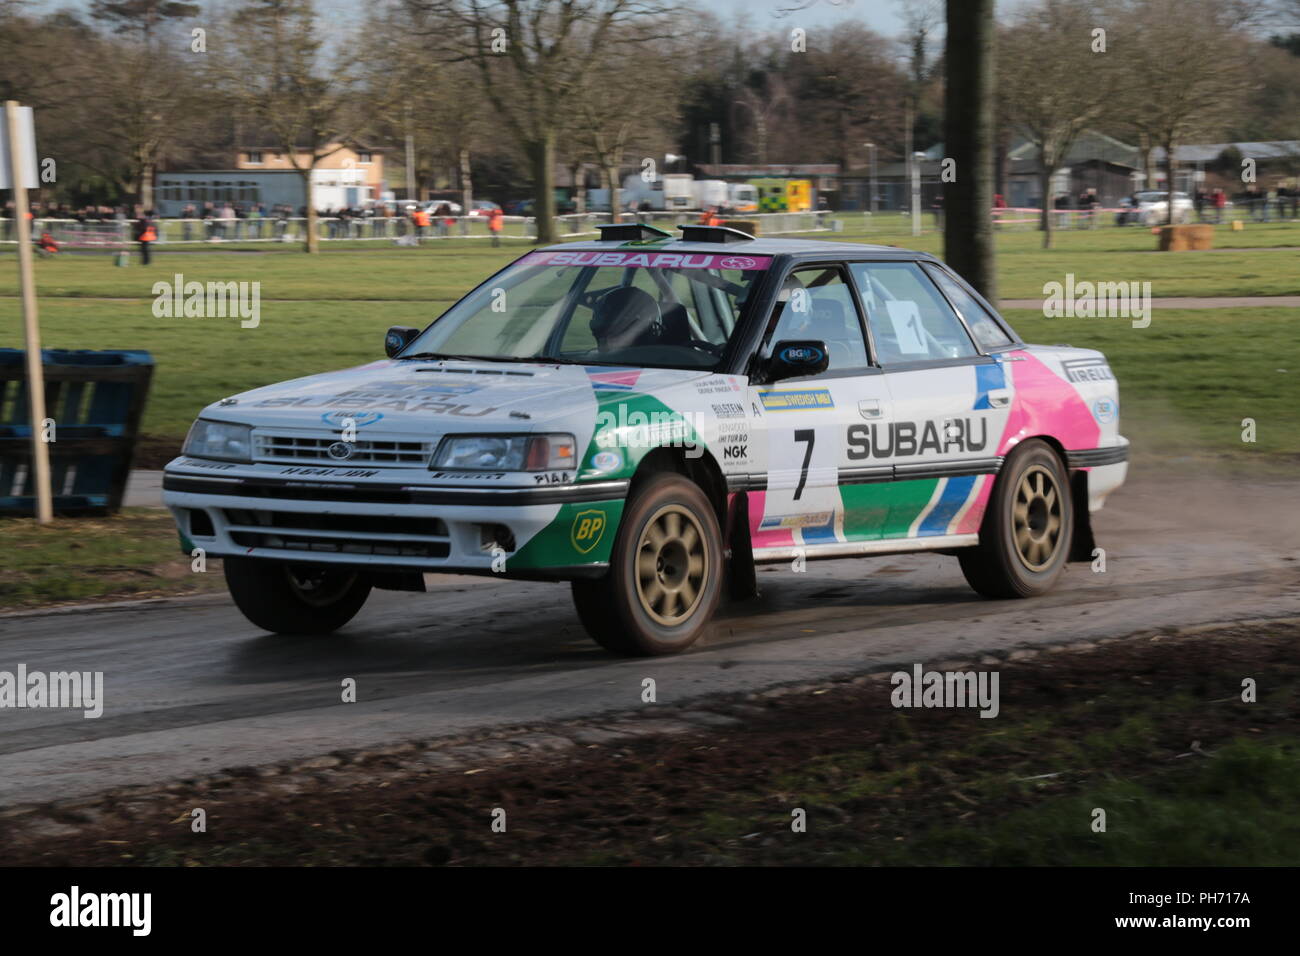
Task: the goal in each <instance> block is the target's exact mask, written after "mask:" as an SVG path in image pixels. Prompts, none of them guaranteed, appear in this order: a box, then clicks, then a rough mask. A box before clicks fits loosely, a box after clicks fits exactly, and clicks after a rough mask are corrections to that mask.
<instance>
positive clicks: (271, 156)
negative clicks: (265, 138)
mask: <svg viewBox="0 0 1300 956" xmlns="http://www.w3.org/2000/svg"><path fill="white" fill-rule="evenodd" d="M330 148H333V147H330ZM385 152H387V147H374V146H367V145H364V144H360V143H356V144H349V145H347V146H344V147H342V148H340V149H336V150H334V152H332V153H330V154H329V155H328V156H326V157H324V158H323V159H321V160H320V162H319V163H318V164H317V166H316V168H315V169H314V170H312V173H311V179H312V192H313V197H314V200H315V205H316V208H317V209H318V210H326V209H340V208H351V207H354V206H362V205H365V204H367V203H369V202H373V201H375V200H377V199H379V198H380V197H381V195H382V194H383V191H384V153H385ZM310 157H311V154H310V152H309V151H307V150H306V149H299V150H298V154H297V159H298V162H299V163H300V164H301V165H303V166H306V164H307V163H308V162H309V161H310ZM231 158H232V161H233V162H232V165H231V166H230V167H228V168H224V169H180V170H168V171H166V172H159V173H158V174H157V178H156V181H155V188H154V205H155V206H156V207H157V211H158V215H160V216H162V217H164V218H170V217H174V216H178V215H180V212H181V210H182V209H184V208H185V206H187V205H193V206H195V207H196V208H197V209H202V208H203V205H204V203H208V202H210V203H212V204H213V205H216V206H221V205H225V204H226V203H230V204H231V205H243V206H251V205H253V204H254V203H261V204H262V206H263V207H265V208H267V209H270V208H271V207H273V206H277V205H288V206H291V207H292V208H293V209H294V210H295V211H297V210H298V209H300V208H302V207H303V206H304V205H305V204H306V201H307V197H306V190H305V188H304V184H303V179H302V175H301V174H300V173H299V172H298V170H297V169H295V168H294V165H293V160H292V159H290V157H289V155H288V154H287V153H285V152H284V151H283V150H282V149H280V148H279V147H274V146H239V147H237V148H236V149H235V150H234V151H233V155H232V157H231Z"/></svg>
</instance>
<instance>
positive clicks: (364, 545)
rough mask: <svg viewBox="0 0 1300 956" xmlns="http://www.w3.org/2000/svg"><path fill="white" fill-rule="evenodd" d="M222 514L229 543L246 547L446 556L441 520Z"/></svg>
mask: <svg viewBox="0 0 1300 956" xmlns="http://www.w3.org/2000/svg"><path fill="white" fill-rule="evenodd" d="M224 514H225V519H226V523H227V525H228V527H227V531H228V532H229V534H230V538H231V540H232V541H234V542H235V543H236V544H238V545H240V546H242V547H246V548H260V549H263V550H272V551H313V552H317V553H323V554H366V555H387V556H390V557H414V558H445V557H447V556H448V555H449V554H450V553H451V542H450V540H449V538H448V536H447V525H446V523H445V522H444V521H443V520H442V519H441V518H404V517H391V516H385V515H330V514H304V513H302V512H298V511H262V510H255V509H250V508H227V509H225V513H224Z"/></svg>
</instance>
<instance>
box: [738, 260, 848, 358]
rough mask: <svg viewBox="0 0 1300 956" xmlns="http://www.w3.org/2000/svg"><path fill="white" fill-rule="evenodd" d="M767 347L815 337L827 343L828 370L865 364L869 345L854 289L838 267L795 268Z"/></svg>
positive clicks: (783, 289) (785, 286)
mask: <svg viewBox="0 0 1300 956" xmlns="http://www.w3.org/2000/svg"><path fill="white" fill-rule="evenodd" d="M775 319H776V321H775V326H774V327H773V325H771V324H769V326H768V327H769V329H770V332H769V334H768V338H767V342H766V345H765V348H764V354H765V355H771V352H772V348H773V346H775V345H776V343H777V342H781V341H785V340H789V339H816V340H818V341H821V342H825V343H826V352H827V356H828V358H829V360H830V364H829V366H828V368H827V371H831V372H833V371H839V370H843V369H855V368H866V366H867V347H866V343H865V342H864V341H863V338H862V326H861V325H860V324H859V323H858V314H857V310H856V309H854V307H853V296H852V290H851V287H850V286H849V284H848V283H847V282H846V281H845V279H844V275H843V274H842V273H841V272H840V270H839V269H837V268H834V267H830V268H828V267H826V266H815V267H813V268H810V269H798V270H796V271H795V272H792V273H791V274H790V275H789V276H788V277H787V278H786V280H785V283H784V284H783V285H782V287H781V305H780V306H779V312H778V313H777V315H776V316H775Z"/></svg>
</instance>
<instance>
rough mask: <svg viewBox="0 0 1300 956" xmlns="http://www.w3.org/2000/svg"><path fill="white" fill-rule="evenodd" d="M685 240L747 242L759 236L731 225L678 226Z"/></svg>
mask: <svg viewBox="0 0 1300 956" xmlns="http://www.w3.org/2000/svg"><path fill="white" fill-rule="evenodd" d="M677 228H678V229H680V230H681V231H682V241H683V242H745V241H747V240H750V239H754V238H757V237H755V236H751V235H750V234H749V233H747V232H741V231H740V230H739V229H732V228H731V227H730V226H700V225H692V226H678V227H677Z"/></svg>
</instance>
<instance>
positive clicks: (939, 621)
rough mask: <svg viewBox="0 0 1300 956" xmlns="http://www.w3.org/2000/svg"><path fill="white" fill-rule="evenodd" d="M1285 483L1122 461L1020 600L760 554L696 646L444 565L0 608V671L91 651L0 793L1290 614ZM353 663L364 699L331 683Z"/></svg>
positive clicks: (1289, 486)
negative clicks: (281, 593) (1074, 542)
mask: <svg viewBox="0 0 1300 956" xmlns="http://www.w3.org/2000/svg"><path fill="white" fill-rule="evenodd" d="M1298 489H1300V485H1297V484H1296V483H1292V482H1266V481H1254V482H1244V481H1233V482H1228V481H1224V480H1217V479H1214V478H1209V477H1206V476H1180V477H1176V478H1171V477H1167V476H1158V475H1155V474H1143V472H1142V470H1141V468H1138V469H1135V473H1134V474H1133V475H1131V477H1130V484H1129V485H1128V486H1126V487H1125V488H1124V489H1123V490H1122V491H1121V492H1120V493H1119V494H1117V495H1116V496H1115V497H1114V498H1113V499H1112V501H1111V503H1110V504H1109V505H1108V506H1107V508H1106V509H1105V510H1104V511H1103V512H1102V513H1101V514H1099V515H1098V516H1097V518H1096V530H1097V539H1098V544H1099V545H1100V546H1102V547H1103V548H1105V549H1106V571H1105V572H1104V573H1094V572H1093V571H1092V570H1091V568H1090V567H1089V566H1088V565H1073V566H1071V569H1070V571H1069V573H1068V574H1067V576H1066V578H1065V579H1064V581H1063V583H1062V585H1061V587H1060V588H1059V589H1058V590H1057V591H1056V592H1054V593H1053V594H1051V595H1048V596H1046V597H1044V598H1040V599H1036V600H1032V601H1019V602H989V601H984V600H982V599H980V598H978V597H977V596H976V595H975V594H974V593H973V592H972V591H970V589H969V588H968V587H967V586H966V584H965V582H964V581H963V579H962V577H961V574H960V572H959V570H958V567H957V562H956V560H955V559H953V558H949V557H942V556H938V555H918V556H907V557H892V558H880V559H872V560H863V561H834V562H825V563H810V564H809V565H808V567H807V570H806V572H804V573H795V572H794V571H792V570H791V569H790V568H787V567H785V566H780V567H774V568H768V569H765V570H764V571H762V572H761V574H760V584H761V587H762V592H763V593H762V596H761V597H760V598H759V599H757V600H755V601H753V602H749V603H745V604H740V605H736V606H733V607H731V608H728V609H726V610H725V611H724V612H723V613H722V615H721V616H720V618H719V621H718V624H717V628H716V633H715V634H714V635H713V636H712V637H710V638H709V639H708V640H706V641H705V642H704V643H703V644H702V645H700V646H699V647H698V649H696V650H695V651H693V652H691V653H688V654H686V655H684V656H681V657H676V658H668V659H655V660H617V659H612V658H610V657H607V656H606V655H605V654H604V653H603V652H601V651H599V650H598V649H597V648H596V647H595V645H593V644H592V643H591V642H590V641H589V640H588V639H587V637H586V636H585V635H584V634H583V632H582V630H581V628H580V627H579V625H578V623H577V620H576V617H575V615H574V613H573V611H572V608H571V605H570V602H569V595H568V589H567V588H566V587H563V586H559V585H547V584H520V583H511V582H499V581H493V580H477V579H473V580H471V579H461V578H442V579H438V580H436V581H435V582H434V584H433V590H432V591H431V592H430V593H428V594H425V595H408V594H393V593H386V592H377V593H376V594H375V596H374V597H373V598H372V599H371V602H370V604H368V605H367V607H366V608H365V609H363V611H362V613H361V614H360V615H359V616H358V618H357V619H356V620H355V621H354V622H353V623H352V624H351V625H350V626H349V627H348V628H347V629H346V630H345V631H343V632H341V633H340V634H338V635H336V636H334V637H330V638H316V639H305V638H280V637H272V636H269V635H266V634H264V633H261V632H259V631H257V630H256V629H254V628H252V627H251V626H250V625H248V624H247V623H246V622H245V621H244V620H243V618H242V617H241V616H240V615H239V614H238V612H237V611H236V610H235V609H234V607H233V606H232V605H231V604H230V603H229V602H228V601H226V600H225V599H224V597H222V598H203V599H197V600H194V601H170V602H167V601H164V602H160V603H156V604H144V605H119V606H116V607H105V608H99V609H83V610H74V611H70V612H68V611H65V612H58V613H51V612H43V613H36V614H26V615H18V616H15V615H9V616H4V617H0V670H5V671H11V672H12V671H14V670H16V668H17V666H18V665H19V664H20V663H22V664H25V665H26V668H27V670H28V671H29V672H30V671H38V670H43V671H54V670H60V671H63V670H82V671H103V673H104V697H105V705H104V713H103V716H102V717H100V718H98V719H86V718H84V717H83V716H82V713H81V712H80V711H70V710H29V709H5V710H0V806H9V805H14V804H18V803H31V802H44V801H47V800H53V799H70V798H75V797H79V796H84V795H88V794H92V793H95V792H98V791H101V790H104V789H108V788H112V787H118V786H124V785H129V784H137V783H152V782H159V781H165V780H172V779H179V778H186V777H193V776H198V775H203V774H206V773H211V772H216V771H219V770H221V769H223V768H226V767H232V766H248V765H257V764H264V763H272V762H277V761H284V760H299V759H304V758H307V757H310V756H313V755H318V754H324V753H328V752H330V751H333V750H339V749H352V748H369V747H380V746H384V745H386V744H389V743H393V742H397V741H403V740H408V739H427V738H434V737H438V736H441V735H452V734H463V733H467V732H471V731H475V730H481V729H484V728H490V727H496V726H501V725H511V724H540V723H543V722H545V721H548V720H552V719H558V718H573V717H579V716H583V715H588V714H595V713H601V712H606V711H613V710H628V709H634V708H637V707H639V706H653V705H642V704H641V693H642V686H643V684H642V682H643V680H644V679H645V678H648V677H649V678H654V680H655V681H656V685H657V693H658V699H659V701H660V702H669V703H679V702H682V701H685V700H689V699H694V698H708V697H709V696H710V695H716V694H722V693H729V692H737V691H749V690H754V689H759V688H763V687H766V686H770V685H775V684H781V683H786V682H795V681H808V680H816V679H821V678H825V677H830V676H835V675H844V674H850V673H858V672H864V671H870V670H877V669H880V668H882V667H885V666H888V665H893V664H911V663H913V662H922V663H939V662H942V661H945V660H952V659H972V657H973V656H978V655H979V654H980V653H983V652H1006V651H1009V650H1011V649H1014V648H1018V647H1033V646H1038V645H1045V644H1056V643H1063V642H1070V641H1086V640H1090V639H1095V638H1098V637H1105V636H1115V635H1121V634H1129V633H1132V632H1134V631H1136V630H1140V629H1143V628H1150V627H1165V626H1169V627H1176V626H1186V625H1193V624H1200V623H1207V622H1218V621H1232V620H1240V619H1261V618H1262V619H1267V618H1274V617H1287V616H1295V615H1297V614H1300V563H1297V559H1300V534H1298V533H1297V532H1298V531H1300V509H1297V508H1296V501H1297V490H1298ZM347 678H352V679H355V681H356V684H357V702H356V703H343V702H341V700H340V697H341V687H342V682H343V681H344V680H345V679H347Z"/></svg>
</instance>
